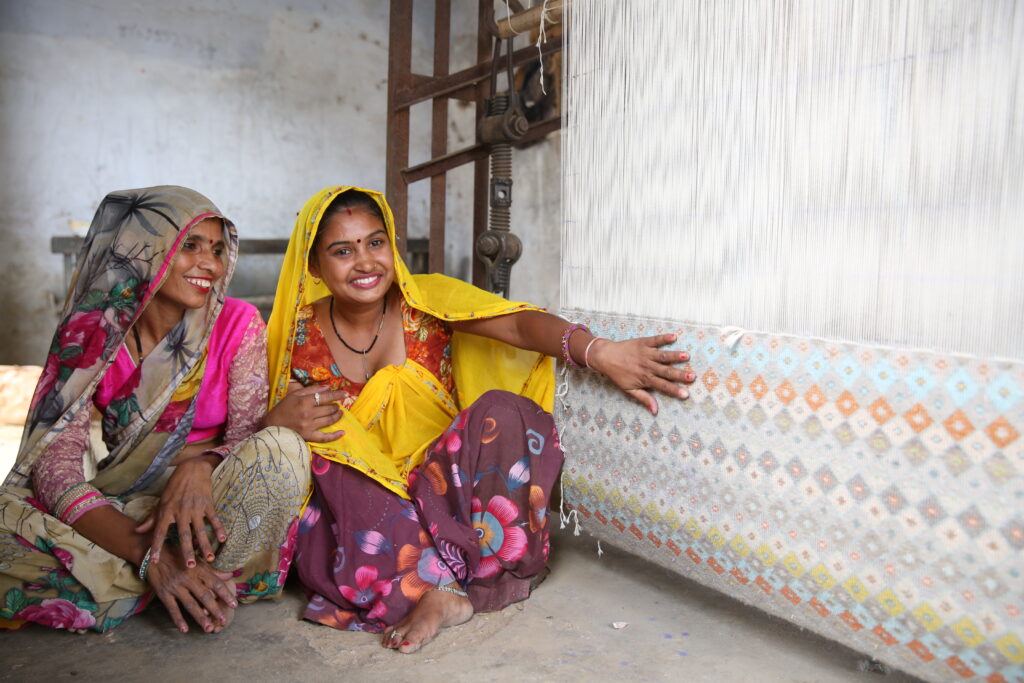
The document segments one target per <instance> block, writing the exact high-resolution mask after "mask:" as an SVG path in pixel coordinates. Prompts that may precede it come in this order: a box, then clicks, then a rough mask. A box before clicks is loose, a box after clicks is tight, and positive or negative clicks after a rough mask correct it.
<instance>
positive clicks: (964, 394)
mask: <svg viewBox="0 0 1024 683" xmlns="http://www.w3.org/2000/svg"><path fill="white" fill-rule="evenodd" d="M945 387H946V391H948V392H949V395H950V396H952V397H953V401H954V402H955V403H956V404H957V405H958V406H962V405H963V404H965V403H967V402H968V401H970V400H971V397H972V396H974V395H975V394H976V393H978V385H977V384H976V383H975V381H974V380H973V379H971V376H970V375H969V374H967V371H966V370H964V369H963V368H960V369H959V370H957V371H956V372H954V373H953V374H952V375H950V377H949V379H947V380H946V383H945Z"/></svg>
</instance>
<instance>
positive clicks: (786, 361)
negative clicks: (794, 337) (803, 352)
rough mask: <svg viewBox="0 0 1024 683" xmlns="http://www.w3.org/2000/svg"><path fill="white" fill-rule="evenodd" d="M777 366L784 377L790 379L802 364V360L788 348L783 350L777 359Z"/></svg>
mask: <svg viewBox="0 0 1024 683" xmlns="http://www.w3.org/2000/svg"><path fill="white" fill-rule="evenodd" d="M775 364H776V365H777V366H778V367H779V370H780V371H781V372H782V376H783V377H789V375H790V373H792V372H793V371H794V370H796V368H797V366H798V365H799V364H800V358H799V357H798V356H797V355H796V354H795V353H793V349H791V348H789V347H788V346H787V347H786V348H784V349H782V353H780V354H779V355H778V356H776V357H775Z"/></svg>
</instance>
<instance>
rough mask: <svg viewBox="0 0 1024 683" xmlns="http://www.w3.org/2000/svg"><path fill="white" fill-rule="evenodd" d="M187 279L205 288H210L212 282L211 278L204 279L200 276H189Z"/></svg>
mask: <svg viewBox="0 0 1024 683" xmlns="http://www.w3.org/2000/svg"><path fill="white" fill-rule="evenodd" d="M185 280H187V281H188V282H190V283H191V284H193V285H195V286H196V287H202V288H204V289H209V288H210V282H211V281H210V280H204V279H203V278H198V277H187V278H185Z"/></svg>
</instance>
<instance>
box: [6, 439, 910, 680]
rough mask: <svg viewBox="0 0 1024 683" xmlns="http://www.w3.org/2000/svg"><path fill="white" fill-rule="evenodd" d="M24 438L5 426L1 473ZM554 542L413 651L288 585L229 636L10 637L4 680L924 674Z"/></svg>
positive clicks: (243, 612)
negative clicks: (528, 574)
mask: <svg viewBox="0 0 1024 683" xmlns="http://www.w3.org/2000/svg"><path fill="white" fill-rule="evenodd" d="M8 431H10V432H11V433H10V434H8V433H7V432H8ZM15 432H17V434H15ZM11 437H14V438H13V439H12V438H11ZM18 437H20V429H17V430H14V429H10V428H3V429H0V471H3V472H6V471H7V469H8V468H9V466H10V463H9V462H5V461H6V460H9V459H12V456H11V455H10V451H11V449H12V448H13V450H14V451H16V450H17V438H18ZM11 441H13V445H12V444H11ZM552 547H553V551H552V559H551V563H550V568H551V574H550V576H549V577H548V579H547V580H546V581H545V582H544V583H543V584H542V585H541V586H540V587H539V588H537V590H536V591H535V592H534V594H533V596H532V597H531V598H530V599H529V600H527V601H526V602H523V603H520V604H518V605H512V606H511V607H508V608H506V609H505V610H503V611H502V612H497V613H492V614H483V615H477V616H476V617H474V618H473V619H472V620H471V621H470V622H468V623H466V624H463V625H461V626H457V627H454V628H451V629H447V630H446V631H444V632H442V633H441V635H440V636H439V637H438V638H437V639H436V640H435V641H434V642H432V643H430V644H429V645H427V646H426V647H425V648H424V649H423V650H421V651H420V652H418V653H416V654H414V655H400V654H397V653H395V652H392V651H388V650H383V649H382V648H380V646H379V645H378V637H377V636H375V635H370V634H364V633H348V632H339V631H335V630H333V629H330V628H327V627H324V626H319V625H315V624H311V623H308V622H303V621H300V620H299V619H298V615H299V613H300V612H301V610H302V607H303V604H304V601H303V598H302V595H301V592H300V591H299V590H298V588H297V587H295V586H294V585H292V584H289V586H288V587H287V589H286V591H285V595H284V596H283V597H282V599H280V600H278V601H275V602H263V603H256V604H252V605H246V606H244V607H242V608H241V609H239V611H238V613H237V614H236V616H235V621H234V623H233V624H232V625H231V627H230V628H228V629H227V630H225V631H224V632H223V633H221V634H217V635H204V634H201V633H198V632H190V633H188V634H186V635H182V634H179V633H178V632H177V631H176V630H175V629H174V627H173V626H172V624H171V622H170V620H169V619H168V618H167V616H166V614H165V613H164V611H163V609H162V608H161V607H160V606H159V605H153V606H151V607H149V608H148V609H147V610H146V611H145V612H144V613H143V614H141V615H139V616H136V617H133V618H132V619H131V620H130V621H128V622H127V623H125V624H123V625H122V626H121V627H119V628H117V629H115V630H114V631H112V632H111V633H108V634H106V635H99V634H92V633H90V634H86V635H81V636H78V635H73V634H69V633H65V632H62V631H49V630H46V629H43V628H38V627H28V628H25V629H23V630H21V631H17V632H13V633H5V634H3V635H0V643H2V646H0V681H8V680H10V681H42V680H48V681H54V680H78V681H91V680H103V681H139V680H146V681H147V682H148V683H160V682H163V681H197V680H203V681H206V680H216V681H274V680H278V681H279V680H302V681H337V680H339V679H340V680H344V681H374V682H375V683H379V682H380V681H416V682H417V683H421V682H425V681H473V682H474V683H475V682H477V681H512V680H515V681H554V680H557V681H608V680H629V681H645V680H652V681H660V680H685V681H688V682H691V683H703V682H707V683H722V682H732V681H743V682H745V683H761V682H762V681H765V682H773V683H774V682H792V683H812V682H820V683H909V682H911V681H916V680H917V679H915V678H913V677H909V676H905V675H903V674H900V673H892V674H889V675H882V674H878V673H871V672H868V671H863V670H862V669H863V668H864V666H865V664H866V663H867V661H866V659H865V658H864V657H863V656H862V655H859V654H857V653H855V652H852V651H851V650H848V649H847V648H845V647H843V646H840V645H837V644H835V643H832V642H829V641H825V640H823V639H821V638H819V637H817V636H815V635H813V634H810V633H808V632H806V631H802V630H801V629H799V628H797V627H795V626H792V625H790V624H789V623H787V622H784V621H781V620H779V619H776V618H774V617H770V616H768V615H766V614H763V613H761V612H758V611H756V610H754V609H751V608H749V607H746V606H744V605H742V604H740V603H738V602H736V601H735V600H732V599H731V598H727V597H724V596H722V595H720V594H719V593H716V592H713V591H710V590H708V589H706V588H704V587H702V586H700V585H698V584H695V583H693V582H691V581H688V580H686V579H683V578H681V577H679V576H677V575H675V574H672V573H670V572H668V571H666V570H664V569H662V568H661V567H658V566H655V565H652V564H650V563H647V562H645V561H642V560H640V559H638V558H635V557H632V556H630V555H627V554H625V553H623V552H620V551H617V550H615V549H614V548H608V547H605V548H604V555H603V556H601V557H598V555H597V552H596V551H597V546H596V543H595V542H594V541H593V540H592V539H589V538H587V537H585V536H580V537H574V536H572V535H570V534H569V533H568V532H567V531H557V532H556V533H555V535H554V538H553V539H552ZM615 622H626V623H627V624H628V625H627V626H625V627H624V628H620V629H616V628H614V627H613V626H612V624H613V623H615Z"/></svg>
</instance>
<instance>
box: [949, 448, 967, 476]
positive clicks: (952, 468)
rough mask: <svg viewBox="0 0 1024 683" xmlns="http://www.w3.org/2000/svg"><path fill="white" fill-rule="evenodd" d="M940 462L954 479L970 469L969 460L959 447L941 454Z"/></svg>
mask: <svg viewBox="0 0 1024 683" xmlns="http://www.w3.org/2000/svg"><path fill="white" fill-rule="evenodd" d="M942 461H943V462H944V463H946V469H947V470H949V473H950V474H952V475H953V476H955V477H959V476H960V475H961V474H963V473H964V472H966V471H967V470H969V469H971V465H972V463H971V460H970V459H969V458H968V457H967V454H966V453H964V452H963V450H961V448H960V447H959V446H953V447H952V448H950V449H949V450H947V451H946V452H945V453H943V454H942Z"/></svg>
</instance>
